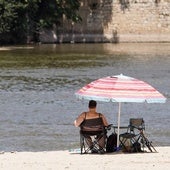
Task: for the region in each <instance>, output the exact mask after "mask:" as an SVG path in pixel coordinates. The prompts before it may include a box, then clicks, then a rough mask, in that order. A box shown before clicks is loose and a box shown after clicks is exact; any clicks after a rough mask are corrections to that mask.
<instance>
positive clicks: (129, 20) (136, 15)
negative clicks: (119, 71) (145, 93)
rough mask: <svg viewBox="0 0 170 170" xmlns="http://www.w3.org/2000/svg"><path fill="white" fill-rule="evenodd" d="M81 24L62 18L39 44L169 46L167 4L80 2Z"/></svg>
mask: <svg viewBox="0 0 170 170" xmlns="http://www.w3.org/2000/svg"><path fill="white" fill-rule="evenodd" d="M80 15H81V17H82V19H83V21H82V23H79V24H75V23H72V22H70V21H68V20H66V19H64V18H63V23H62V26H60V27H57V28H55V29H53V30H52V31H51V30H48V31H45V30H44V31H43V32H42V34H41V37H40V38H41V41H42V42H60V43H62V42H63V43H64V42H71V43H74V42H75V43H76V42H170V0H81V8H80Z"/></svg>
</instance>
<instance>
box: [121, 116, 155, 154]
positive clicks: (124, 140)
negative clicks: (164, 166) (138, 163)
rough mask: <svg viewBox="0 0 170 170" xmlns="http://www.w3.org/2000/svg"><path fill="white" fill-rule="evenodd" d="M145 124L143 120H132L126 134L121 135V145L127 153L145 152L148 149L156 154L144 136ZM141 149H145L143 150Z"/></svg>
mask: <svg viewBox="0 0 170 170" xmlns="http://www.w3.org/2000/svg"><path fill="white" fill-rule="evenodd" d="M144 131H145V122H144V120H143V118H131V119H130V120H129V126H128V129H127V132H126V133H123V134H120V137H119V139H120V144H121V146H122V148H123V150H124V151H126V152H144V148H145V147H147V148H148V149H149V150H150V151H151V152H153V150H154V151H155V152H156V150H155V148H154V147H153V145H152V142H150V141H149V140H148V139H147V137H146V136H145V135H144ZM141 148H143V149H142V150H141Z"/></svg>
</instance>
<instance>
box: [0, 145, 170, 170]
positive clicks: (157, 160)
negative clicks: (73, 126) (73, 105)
mask: <svg viewBox="0 0 170 170" xmlns="http://www.w3.org/2000/svg"><path fill="white" fill-rule="evenodd" d="M156 149H157V151H158V153H149V152H147V153H133V154H129V153H128V154H127V153H120V152H119V153H110V154H103V155H99V154H84V155H81V154H79V153H70V152H69V151H67V150H66V151H50V152H5V153H1V154H0V169H1V170H58V169H59V170H62V169H71V170H79V169H81V170H82V169H88V170H90V169H93V170H94V169H96V170H98V169H99V170H104V169H106V170H108V169H116V170H125V169H126V170H151V169H152V170H168V169H169V166H170V147H156Z"/></svg>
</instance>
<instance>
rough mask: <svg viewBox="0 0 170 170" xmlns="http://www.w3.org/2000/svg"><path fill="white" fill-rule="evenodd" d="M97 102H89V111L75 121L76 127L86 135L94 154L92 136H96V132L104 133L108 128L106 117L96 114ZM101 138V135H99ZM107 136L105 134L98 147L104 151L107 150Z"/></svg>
mask: <svg viewBox="0 0 170 170" xmlns="http://www.w3.org/2000/svg"><path fill="white" fill-rule="evenodd" d="M96 106H97V102H96V101H94V100H90V101H89V111H87V112H83V113H81V114H80V115H79V116H78V118H77V119H76V120H75V121H74V125H75V126H76V127H80V129H81V131H82V132H85V133H84V135H83V136H84V137H85V140H86V143H87V144H88V146H89V148H90V149H91V150H92V152H93V149H94V148H93V141H92V138H91V136H92V135H94V134H96V132H99V133H100V132H103V131H104V128H105V127H107V126H108V122H107V120H106V118H105V116H104V115H103V114H101V113H97V112H96ZM97 138H99V135H97ZM105 139H106V134H105V133H103V135H102V136H100V139H99V140H98V145H99V147H101V148H102V149H103V148H105Z"/></svg>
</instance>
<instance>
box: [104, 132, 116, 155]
mask: <svg viewBox="0 0 170 170" xmlns="http://www.w3.org/2000/svg"><path fill="white" fill-rule="evenodd" d="M116 147H117V134H116V133H112V134H111V135H110V136H109V137H108V139H107V143H106V152H115V151H116Z"/></svg>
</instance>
